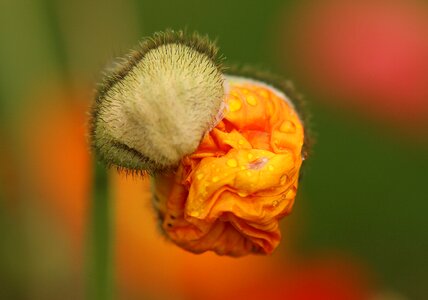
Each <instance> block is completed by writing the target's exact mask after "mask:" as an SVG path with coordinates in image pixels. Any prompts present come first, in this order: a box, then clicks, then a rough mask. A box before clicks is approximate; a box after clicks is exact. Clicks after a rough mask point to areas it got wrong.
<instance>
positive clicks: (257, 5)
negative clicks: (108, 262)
mask: <svg viewBox="0 0 428 300" xmlns="http://www.w3.org/2000/svg"><path fill="white" fill-rule="evenodd" d="M336 2H337V3H340V2H338V1H336ZM398 2H400V1H398ZM388 3H389V2H388V1H383V2H381V4H380V5H381V6H380V7H382V5H385V7H387V6H388V5H389V4H388ZM406 3H407V4H408V3H413V1H412V2H406ZM425 4H426V3H423V2H415V3H414V4H408V5H415V7H417V8H418V9H416V10H417V11H419V12H421V11H422V12H424V13H425V15H424V16H425V19H426V20H428V17H427V16H428V13H427V12H428V10H426V6H425ZM311 5H313V7H314V8H313V9H314V12H313V13H314V14H313V15H311V18H310V19H305V16H306V15H305V14H304V12H305V10H311V9H312V6H311ZM316 5H318V6H316ZM319 5H320V6H323V5H325V6H327V5H330V6H329V7H331V5H333V6H334V4H330V2H327V1H309V0H308V1H304V2H302V1H297V0H296V1H294V0H290V1H284V0H267V1H230V0H216V1H196V0H195V1H189V0H185V1H163V0H157V1H137V0H135V1H131V0H123V1H111V0H107V1H101V0H94V1H83V0H75V1H60V0H37V1H24V0H23V1H12V0H2V1H1V2H0V66H1V67H0V119H1V128H0V138H1V142H0V147H1V149H0V154H1V155H0V156H1V158H0V159H1V161H0V163H1V173H0V176H1V178H0V179H1V186H0V198H1V202H0V232H1V233H0V236H1V241H0V298H1V299H68V298H70V299H75V298H76V297H77V298H79V297H83V296H82V295H83V293H84V292H83V291H82V287H81V281H84V279H82V278H81V277H80V276H81V275H79V274H81V273H82V272H83V271H82V268H80V269H79V268H77V271H76V270H75V269H74V267H70V265H71V266H73V265H74V264H75V262H74V260H73V257H72V255H71V258H70V254H69V253H68V252H69V250H68V248H69V246H68V242H67V239H68V238H67V236H66V235H65V234H64V233H63V232H62V231H61V229H60V228H55V226H53V227H54V228H52V224H56V223H54V222H53V223H52V222H51V221H49V220H47V219H46V215H45V212H44V211H45V207H46V206H49V205H48V204H47V202H44V201H39V200H37V199H39V198H43V197H45V195H43V194H42V193H41V194H37V193H35V192H34V191H35V190H38V189H37V185H38V183H37V180H34V178H37V177H38V176H39V175H38V170H39V169H37V168H36V167H31V166H32V162H31V160H34V159H36V158H34V157H35V156H33V150H34V149H33V148H32V145H33V144H32V143H29V142H28V139H30V140H31V138H29V136H30V137H31V136H32V135H33V134H36V135H37V133H36V132H35V130H36V128H35V127H33V126H32V125H29V124H34V123H32V122H30V121H29V119H31V118H32V115H33V113H34V114H35V113H36V112H39V111H43V110H44V109H45V108H46V109H47V110H48V108H49V107H50V106H51V104H52V103H56V102H58V101H64V105H71V104H70V103H72V102H73V101H74V102H79V103H83V105H88V104H89V103H88V101H87V99H89V98H90V95H91V90H92V89H93V88H94V87H95V83H96V82H97V80H98V79H99V76H100V75H99V74H100V71H101V70H102V69H103V67H104V66H105V65H106V64H108V62H109V60H110V59H111V58H114V57H116V56H117V55H121V54H123V53H124V52H126V51H127V49H129V48H130V47H132V46H133V45H135V44H136V43H137V42H138V41H139V40H140V39H141V38H142V37H144V36H149V35H151V34H152V33H153V32H155V31H159V30H164V29H166V28H172V29H182V28H187V29H188V30H189V31H193V30H197V31H198V32H200V33H206V34H208V35H209V36H210V37H211V38H217V39H218V46H219V47H220V51H221V53H223V54H224V55H225V57H226V62H228V63H236V62H238V63H245V64H252V65H255V66H259V67H262V68H264V69H267V70H271V71H273V72H275V73H278V74H281V75H283V76H284V77H286V78H289V79H291V80H293V82H294V83H295V86H296V87H297V89H298V90H299V92H300V93H301V94H303V95H304V98H305V99H306V101H307V103H308V107H309V110H310V113H311V115H312V119H311V124H310V126H311V129H312V131H313V132H314V136H315V139H316V143H315V145H314V148H313V151H312V153H311V157H310V158H309V159H308V161H307V162H306V166H305V172H304V176H303V177H304V178H303V181H302V185H301V189H300V195H299V199H298V201H297V202H296V204H295V207H294V213H293V215H292V216H290V218H292V220H291V221H290V222H291V223H286V224H288V225H289V226H298V228H299V229H297V230H296V233H295V234H294V235H293V239H294V242H293V247H294V248H295V250H294V251H295V252H297V253H301V255H307V256H310V255H312V254H314V253H319V252H323V253H326V252H328V253H336V252H338V253H345V254H346V255H349V256H351V257H353V258H354V259H355V260H358V261H360V262H361V263H362V264H363V265H365V266H367V268H368V269H370V272H371V273H372V274H373V277H375V278H376V282H377V283H376V284H377V286H378V289H379V290H382V291H383V290H386V291H391V293H392V294H393V295H396V298H394V299H426V298H427V297H428V285H427V282H428V231H427V230H428V217H427V211H428V194H427V192H426V189H427V186H428V184H427V183H428V142H427V141H428V134H427V132H428V130H427V128H428V127H427V126H426V124H427V122H426V119H428V115H427V114H425V113H426V112H427V111H428V110H427V109H426V107H427V102H428V98H422V100H420V101H419V102H414V103H416V104H414V103H413V102H408V103H407V102H405V100H403V102H402V103H401V105H402V106H403V107H407V106H412V105H419V106H418V107H416V108H415V111H423V112H424V114H423V116H422V117H420V116H418V118H420V120H422V121H418V122H417V125H412V124H410V125H409V123H411V122H410V121H411V120H413V119H415V118H416V117H414V118H413V117H412V116H410V117H409V118H408V119H405V118H404V120H405V121H403V119H395V118H394V117H390V116H387V117H384V116H383V115H382V112H383V111H387V110H388V107H389V106H388V97H386V96H385V98H382V94H381V93H380V94H376V93H372V94H369V95H368V96H367V97H369V96H370V95H376V97H377V98H373V99H374V100H373V101H372V102H374V101H377V100H379V103H380V104H379V105H380V107H381V108H382V105H385V107H384V109H383V110H382V109H379V110H377V111H376V114H373V113H372V112H370V113H367V114H366V113H365V112H364V106H361V107H363V108H361V107H360V106H358V105H356V106H353V105H350V106H347V105H346V103H348V99H347V98H346V97H347V95H349V98H350V99H351V98H354V95H355V94H357V96H358V97H360V94H358V93H359V91H360V89H359V88H358V86H357V87H356V88H355V90H354V91H349V90H347V91H346V90H345V92H343V93H337V94H335V93H332V92H331V91H336V89H335V87H336V85H335V82H334V81H332V82H330V84H331V89H330V90H329V91H325V90H323V89H319V88H318V87H319V85H318V84H317V82H316V80H317V75H316V74H315V75H313V74H312V73H311V68H312V67H311V65H310V64H309V63H310V62H311V61H309V63H308V61H306V60H305V56H304V55H303V54H302V55H300V54H301V53H302V52H304V51H303V50H304V49H302V48H299V47H304V45H303V46H302V45H301V44H299V43H298V40H299V37H300V36H301V35H304V34H307V32H308V31H307V30H306V29H307V28H306V29H305V24H307V23H308V22H307V21H308V20H312V21H313V20H314V19H313V18H316V16H317V14H318V13H320V11H317V7H320V6H319ZM339 6H340V5H339ZM336 7H338V6H336ZM402 11H404V10H402ZM302 12H303V13H302ZM333 12H336V13H338V14H340V10H337V11H336V10H333ZM383 12H384V10H382V9H379V7H378V8H376V9H375V10H374V12H371V13H374V14H376V13H380V14H382V13H383ZM406 13H408V12H407V11H406ZM362 20H363V21H364V18H363V17H362ZM391 20H392V21H390V22H399V21H400V20H401V19H400V18H398V17H397V18H395V19H394V18H392V19H391ZM397 20H398V21H397ZM315 24H316V22H315ZM341 26H344V27H342V28H346V24H345V25H343V24H339V23H338V24H337V27H339V28H340V27H341ZM385 26H386V27H388V26H389V24H388V23H386V25H385ZM424 26H425V25H424ZM315 27H316V26H315ZM422 28H426V27H423V26H422ZM409 30H410V31H409V33H408V34H409V35H412V34H414V31H413V30H411V29H409ZM309 32H312V33H315V34H316V31H309ZM319 34H320V35H323V34H325V36H324V38H323V39H321V40H322V41H326V43H328V40H329V39H332V38H333V39H334V34H333V35H328V32H327V33H326V32H320V33H319ZM364 34H365V35H369V34H370V32H367V33H364ZM424 37H425V38H426V37H428V31H425V32H424V34H422V35H421V39H423V38H424ZM306 38H307V39H308V40H312V37H311V36H306ZM314 38H315V36H314ZM339 42H340V41H339ZM425 43H426V41H424V42H423V43H422V44H423V45H425ZM318 46H319V47H320V49H321V48H322V47H321V46H320V45H317V44H311V45H308V48H309V47H310V50H312V51H313V52H314V53H315V54H316V52H317V47H318ZM366 46H367V49H371V48H370V46H371V45H370V44H366ZM381 46H382V43H380V46H379V44H377V45H373V47H381ZM415 47H416V46H415ZM335 49H338V48H334V47H333V48H331V50H332V52H333V53H332V54H331V55H330V56H325V59H331V60H332V61H331V62H330V61H328V63H329V64H330V63H331V65H334V63H335V62H334V59H335V57H339V56H340V53H338V54H335V53H334V50H335ZM367 49H366V50H367ZM424 49H425V48H424ZM306 50H307V49H306ZM320 51H321V50H320ZM305 53H306V52H305ZM400 53H402V52H400ZM412 53H413V52H412ZM397 55H398V56H399V54H397ZM321 58H324V56H322V57H321ZM321 58H320V59H321ZM424 59H426V56H421V58H420V61H419V62H418V63H420V64H421V65H424V64H427V61H424ZM303 60H305V61H303ZM300 62H301V64H302V65H303V63H304V66H305V67H304V68H303V67H302V68H299V65H300ZM392 63H393V64H395V63H397V60H393V61H392ZM313 68H316V66H314V67H313ZM332 68H333V67H332ZM339 70H340V69H339ZM415 72H418V71H415ZM392 73H393V72H392ZM388 74H389V75H390V73H388ZM348 75H349V74H348ZM346 76H347V75H346V74H344V75H343V77H345V79H346V78H348V79H349V80H350V81H352V80H353V79H352V76H350V77H349V76H348V77H346ZM415 76H417V77H418V78H420V77H423V78H425V79H428V76H426V73H421V74H419V73H418V74H416V75H415ZM424 76H426V77H424ZM367 80H375V79H373V78H371V77H370V76H368V77H367ZM320 82H323V81H322V78H321V79H320ZM425 82H426V89H428V80H426V81H425ZM337 87H338V89H340V87H339V83H337ZM398 88H400V87H398V86H394V85H389V86H388V89H390V90H391V89H392V90H394V89H398ZM52 90H54V91H58V90H60V91H61V92H60V94H61V95H62V96H61V97H53V96H52V94H54V95H57V93H54V92H52ZM76 91H84V92H83V94H84V95H85V97H86V96H87V95H89V96H88V97H86V98H85V97H80V98H79V97H77V98H78V99H77V100H76V99H74V98H76V97H75V96H73V95H75V94H76ZM346 92H348V94H346ZM425 92H426V90H425ZM397 93H398V92H397ZM69 95H71V96H69ZM361 95H365V94H361ZM423 95H426V94H423ZM358 97H357V98H358ZM361 97H363V96H361ZM83 98H84V99H83ZM333 98H335V100H334V101H332V100H331V99H333ZM82 99H83V100H82ZM352 101H354V100H352ZM397 101H398V100H397ZM65 103H67V104H65ZM344 103H345V104H344ZM352 103H355V102H352ZM67 107H68V106H67ZM70 110H71V109H70ZM406 112H407V111H406V110H405V109H403V112H402V113H403V114H406ZM377 115H378V116H379V117H377ZM409 120H410V121H409ZM44 121H45V122H47V124H51V126H52V127H56V126H57V125H56V123H55V122H54V121H53V120H52V121H50V119H45V120H44ZM83 127H84V121H82V128H83ZM33 130H34V131H33ZM58 130H60V128H59V129H58ZM64 134H65V133H64ZM65 138H66V137H65ZM47 140H49V137H48V138H47ZM67 145H68V144H65V145H64V147H67ZM46 147H48V146H46ZM50 149H51V148H50ZM51 150H52V149H51ZM54 150H55V151H58V152H61V151H64V149H63V148H59V149H54ZM65 152H67V151H65ZM67 153H69V152H67ZM69 154H70V155H71V157H72V156H73V152H71V153H69ZM67 159H70V156H68V157H64V161H65V160H67ZM51 162H52V164H57V163H59V164H61V161H59V162H58V161H55V160H54V159H52V161H50V160H49V158H48V159H46V160H45V161H43V165H42V166H41V167H40V168H41V169H43V170H44V171H46V170H50V169H51V168H52V172H54V171H55V167H54V166H53V165H50V163H51ZM88 172H89V171H88ZM57 175H58V176H56V177H55V178H56V179H57V180H58V182H59V181H61V180H67V179H66V178H63V177H62V176H63V175H64V174H57ZM65 177H67V176H65ZM84 178H89V176H86V177H84ZM50 184H51V185H52V186H56V187H57V186H60V185H61V184H60V183H57V182H50ZM55 201H59V202H60V201H63V199H60V198H58V199H55ZM48 210H49V208H48ZM287 222H288V221H287ZM53 236H55V239H53ZM50 237H52V239H50ZM280 251H281V249H280ZM275 255H279V254H275ZM281 259H283V260H287V259H288V258H287V256H286V255H283V256H282V258H281ZM70 260H71V261H72V262H71V263H70V262H69V261H70ZM67 266H68V267H67ZM67 268H69V269H67ZM58 274H60V276H63V277H64V278H66V280H65V279H64V281H60V282H61V284H60V287H59V288H58V286H57V285H58V283H57V281H58V280H59V279H58V276H59V275H58ZM70 274H77V275H70ZM73 276H75V277H76V278H75V277H73ZM73 278H74V279H75V281H73ZM51 282H52V286H54V285H55V286H56V288H55V289H54V288H51V287H50V286H49V284H50V283H51ZM79 282H80V283H79ZM46 290H48V291H50V292H46ZM77 291H78V292H77ZM171 293H173V292H171ZM58 295H62V296H61V297H58ZM67 295H70V296H69V297H68V296H67ZM73 295H74V296H73ZM76 295H77V296H76ZM151 297H152V298H154V299H158V298H156V295H153V294H152V295H151ZM398 297H401V298H398ZM167 298H168V297H167ZM124 299H126V298H124ZM130 299H131V298H130ZM142 299H144V298H142ZM159 299H160V297H159ZM177 299H186V296H185V295H184V296H183V295H181V296H177ZM373 299H375V298H373ZM376 299H393V298H386V296H385V298H380V297H379V298H376Z"/></svg>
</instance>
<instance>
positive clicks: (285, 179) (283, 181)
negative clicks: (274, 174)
mask: <svg viewBox="0 0 428 300" xmlns="http://www.w3.org/2000/svg"><path fill="white" fill-rule="evenodd" d="M287 179H288V178H287V175H286V174H284V175H282V176H281V178H279V184H281V185H284V184H286V183H287Z"/></svg>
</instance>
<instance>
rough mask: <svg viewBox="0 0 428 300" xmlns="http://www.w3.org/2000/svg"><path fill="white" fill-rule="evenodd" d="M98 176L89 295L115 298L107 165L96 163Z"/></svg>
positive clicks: (93, 218)
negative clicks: (105, 166)
mask: <svg viewBox="0 0 428 300" xmlns="http://www.w3.org/2000/svg"><path fill="white" fill-rule="evenodd" d="M94 170H95V174H94V175H95V180H94V189H93V195H92V207H91V213H90V218H91V219H90V222H89V224H90V229H89V230H90V232H89V236H90V243H89V250H90V252H89V256H88V265H87V266H88V268H89V270H88V271H89V272H88V275H89V278H88V279H89V280H88V283H89V289H88V299H91V300H92V299H94V300H108V299H113V290H114V288H113V263H112V258H113V255H112V234H111V232H112V231H111V208H110V199H109V192H108V190H109V189H108V186H109V185H108V176H107V172H106V170H105V168H104V167H103V166H102V165H100V164H99V163H97V162H95V163H94Z"/></svg>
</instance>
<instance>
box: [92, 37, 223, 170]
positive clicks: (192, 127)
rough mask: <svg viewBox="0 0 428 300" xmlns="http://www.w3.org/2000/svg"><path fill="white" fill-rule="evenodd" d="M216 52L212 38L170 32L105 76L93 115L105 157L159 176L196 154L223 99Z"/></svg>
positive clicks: (94, 131) (96, 143)
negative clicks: (184, 157) (187, 156)
mask: <svg viewBox="0 0 428 300" xmlns="http://www.w3.org/2000/svg"><path fill="white" fill-rule="evenodd" d="M217 52H218V50H217V47H216V46H215V44H214V43H212V42H210V40H209V39H208V38H207V37H206V36H200V35H198V34H197V33H193V34H187V33H185V32H183V31H177V32H176V31H172V30H167V31H165V32H158V33H155V34H154V35H153V37H151V38H147V39H144V40H143V41H142V42H141V43H140V44H139V46H138V47H136V49H135V50H132V51H131V52H130V53H129V54H128V55H127V56H126V57H124V58H123V59H122V60H121V61H118V63H117V64H116V66H115V67H114V68H112V69H111V70H107V71H106V75H105V76H104V79H103V81H102V83H101V84H100V86H99V88H98V91H97V95H96V99H95V103H94V105H93V107H92V111H91V142H92V147H93V148H94V150H95V152H96V154H97V155H98V157H99V159H100V160H102V161H103V162H104V163H106V164H107V165H108V166H116V167H118V169H120V170H125V171H126V172H131V173H148V174H155V173H157V172H160V171H163V170H167V169H171V168H173V167H174V166H176V165H177V164H178V163H179V162H180V160H181V159H182V157H183V156H185V155H188V154H190V153H192V152H193V151H195V150H196V148H197V147H198V145H199V142H200V140H201V138H202V137H203V135H204V134H205V133H206V132H207V131H208V130H209V128H210V126H211V124H212V123H213V121H214V120H215V117H216V115H217V114H218V111H219V110H220V107H221V105H222V102H223V98H224V96H225V91H224V77H223V74H222V71H223V67H222V65H221V61H222V58H221V57H220V56H218V55H217Z"/></svg>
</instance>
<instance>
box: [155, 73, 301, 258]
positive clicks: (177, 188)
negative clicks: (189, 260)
mask: <svg viewBox="0 0 428 300" xmlns="http://www.w3.org/2000/svg"><path fill="white" fill-rule="evenodd" d="M226 103H227V111H226V113H225V116H224V118H223V119H222V120H221V121H220V122H219V123H218V124H217V126H216V127H215V128H213V129H212V130H211V131H210V132H209V133H207V134H206V135H205V137H204V138H203V140H202V142H201V144H200V145H199V147H198V149H197V150H196V151H195V152H194V153H193V154H192V155H190V156H187V157H185V158H184V159H183V160H182V163H181V165H180V166H179V168H178V170H177V171H176V172H175V174H172V173H170V174H164V175H161V176H157V177H156V178H155V179H154V187H155V201H154V202H155V207H156V208H157V210H158V212H159V216H160V220H161V227H162V229H163V230H164V231H165V233H166V235H167V236H168V237H169V238H170V239H171V240H172V241H173V242H174V243H176V244H177V245H179V246H180V247H182V248H184V249H186V250H189V251H192V252H194V253H201V252H204V251H207V250H212V251H215V252H216V253H218V254H221V255H223V254H224V255H232V256H241V255H246V254H249V253H261V254H269V253H272V252H273V251H274V249H275V248H276V247H277V246H278V244H279V242H280V238H281V232H280V229H279V225H278V222H279V220H280V219H281V218H282V217H284V216H286V215H287V214H289V213H290V211H291V209H292V206H293V203H294V199H295V196H296V191H297V186H298V177H299V170H300V167H301V164H302V154H301V151H302V146H303V142H304V130H303V125H302V122H301V121H300V119H299V116H298V115H297V113H296V111H295V110H294V108H293V106H292V105H291V104H290V103H289V102H288V100H287V99H286V98H285V97H284V96H283V95H282V94H280V93H279V92H277V91H276V90H274V89H273V88H271V87H269V86H267V85H264V84H262V83H259V82H255V81H249V80H248V81H242V80H236V81H233V80H232V81H231V82H230V91H229V93H228V96H227V99H226Z"/></svg>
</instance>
